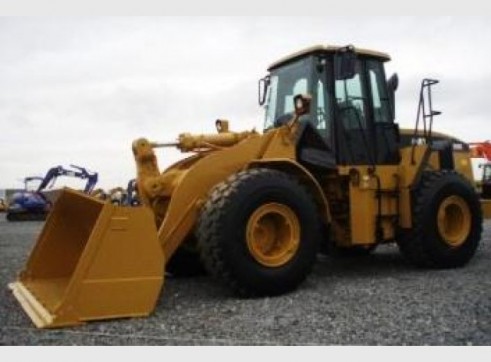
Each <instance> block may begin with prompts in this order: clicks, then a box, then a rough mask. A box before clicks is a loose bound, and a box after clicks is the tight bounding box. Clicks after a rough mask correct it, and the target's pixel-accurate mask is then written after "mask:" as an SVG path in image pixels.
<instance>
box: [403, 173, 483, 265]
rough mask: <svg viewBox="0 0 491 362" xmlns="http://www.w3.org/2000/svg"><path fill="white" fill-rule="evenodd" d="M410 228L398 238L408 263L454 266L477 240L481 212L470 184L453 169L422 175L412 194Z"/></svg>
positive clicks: (472, 250)
mask: <svg viewBox="0 0 491 362" xmlns="http://www.w3.org/2000/svg"><path fill="white" fill-rule="evenodd" d="M412 217H413V228H412V229H411V230H407V231H405V232H403V233H402V235H401V237H400V239H399V240H398V244H399V248H400V250H401V252H402V254H403V255H404V257H405V258H406V259H407V260H408V261H410V262H411V263H413V264H415V265H417V266H422V267H431V268H456V267H460V266H463V265H465V264H466V263H467V262H468V261H469V260H470V259H471V258H472V257H473V255H474V254H475V252H476V249H477V247H478V245H479V242H480V240H481V233H482V211H481V205H480V202H479V197H478V195H477V194H476V192H475V190H474V188H473V187H472V185H471V184H470V183H469V182H468V181H467V180H466V179H465V178H464V177H463V176H461V175H460V174H458V173H456V172H453V171H439V172H431V173H430V172H427V173H425V174H423V177H422V180H421V183H420V185H419V187H418V188H417V189H416V190H415V192H414V197H413V212H412Z"/></svg>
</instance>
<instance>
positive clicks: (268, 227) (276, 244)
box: [246, 203, 300, 267]
mask: <svg viewBox="0 0 491 362" xmlns="http://www.w3.org/2000/svg"><path fill="white" fill-rule="evenodd" d="M246 234H247V235H246V239H247V247H248V248H249V252H250V253H251V255H252V257H253V258H254V259H255V260H257V262H259V263H260V264H262V265H265V266H267V267H279V266H282V265H285V264H286V263H288V262H289V261H290V260H291V259H292V258H293V257H294V256H295V254H296V252H297V250H298V247H299V245H300V222H299V221H298V218H297V215H296V214H295V213H294V212H293V211H292V210H291V209H290V208H289V207H288V206H285V205H283V204H278V203H268V204H264V205H262V206H260V207H259V208H257V209H256V210H255V211H254V212H253V213H252V215H251V216H250V218H249V221H248V222H247V228H246Z"/></svg>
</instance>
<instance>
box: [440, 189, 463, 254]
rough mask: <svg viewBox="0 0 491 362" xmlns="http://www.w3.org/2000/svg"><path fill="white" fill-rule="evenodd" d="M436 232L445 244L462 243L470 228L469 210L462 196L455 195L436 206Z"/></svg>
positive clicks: (456, 244)
mask: <svg viewBox="0 0 491 362" xmlns="http://www.w3.org/2000/svg"><path fill="white" fill-rule="evenodd" d="M437 218H438V232H439V233H440V235H441V237H442V238H443V240H444V241H445V243H446V244H448V245H449V246H452V247H457V246H460V245H462V244H463V243H464V242H465V240H466V239H467V237H468V236H469V233H470V230H471V212H470V209H469V206H468V205H467V203H466V202H465V200H464V199H463V198H461V197H460V196H457V195H453V196H449V197H447V198H445V199H444V200H443V202H442V203H441V204H440V207H439V208H438V214H437Z"/></svg>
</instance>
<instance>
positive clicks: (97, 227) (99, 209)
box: [9, 189, 164, 328]
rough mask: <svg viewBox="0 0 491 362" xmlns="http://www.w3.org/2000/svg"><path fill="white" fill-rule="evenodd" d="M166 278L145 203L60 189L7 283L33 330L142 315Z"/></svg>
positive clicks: (153, 228)
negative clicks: (19, 268) (116, 203)
mask: <svg viewBox="0 0 491 362" xmlns="http://www.w3.org/2000/svg"><path fill="white" fill-rule="evenodd" d="M163 282H164V254H163V251H162V248H161V246H160V244H159V241H158V238H157V230H156V226H155V222H154V216H153V213H152V212H151V210H150V209H148V208H146V207H121V206H114V205H112V204H111V203H104V202H102V201H100V200H98V199H95V198H92V197H90V196H87V195H85V194H82V193H80V192H77V191H74V190H70V189H64V190H63V191H62V192H61V194H60V196H59V198H58V200H57V201H56V203H55V205H54V207H53V209H52V211H51V213H50V214H49V216H48V219H47V220H46V224H45V225H44V228H43V230H42V232H41V234H40V236H39V238H38V240H37V243H36V244H35V246H34V249H33V250H32V252H31V255H30V256H29V259H28V261H27V264H26V266H25V268H24V270H23V271H22V272H21V273H20V275H19V277H18V280H17V281H16V282H14V283H11V284H10V285H9V286H10V288H11V289H12V291H13V293H14V296H15V297H16V298H17V300H18V301H19V303H20V304H21V305H22V307H23V309H24V311H25V312H26V313H27V314H28V315H29V317H30V318H31V320H32V321H33V322H34V324H35V325H36V326H37V327H39V328H51V327H61V326H71V325H76V324H80V323H83V322H85V321H89V320H96V319H108V318H119V317H135V316H145V315H148V314H150V313H151V312H152V310H153V309H154V307H155V304H156V301H157V298H158V296H159V294H160V290H161V288H162V285H163Z"/></svg>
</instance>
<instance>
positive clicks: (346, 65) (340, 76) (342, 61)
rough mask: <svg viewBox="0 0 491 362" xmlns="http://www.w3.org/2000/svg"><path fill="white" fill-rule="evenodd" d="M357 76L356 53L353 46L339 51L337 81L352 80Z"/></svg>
mask: <svg viewBox="0 0 491 362" xmlns="http://www.w3.org/2000/svg"><path fill="white" fill-rule="evenodd" d="M355 74H356V53H355V47H354V46H353V45H348V46H346V47H344V48H341V49H339V50H338V51H337V61H336V80H344V79H351V78H353V77H354V76H355Z"/></svg>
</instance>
